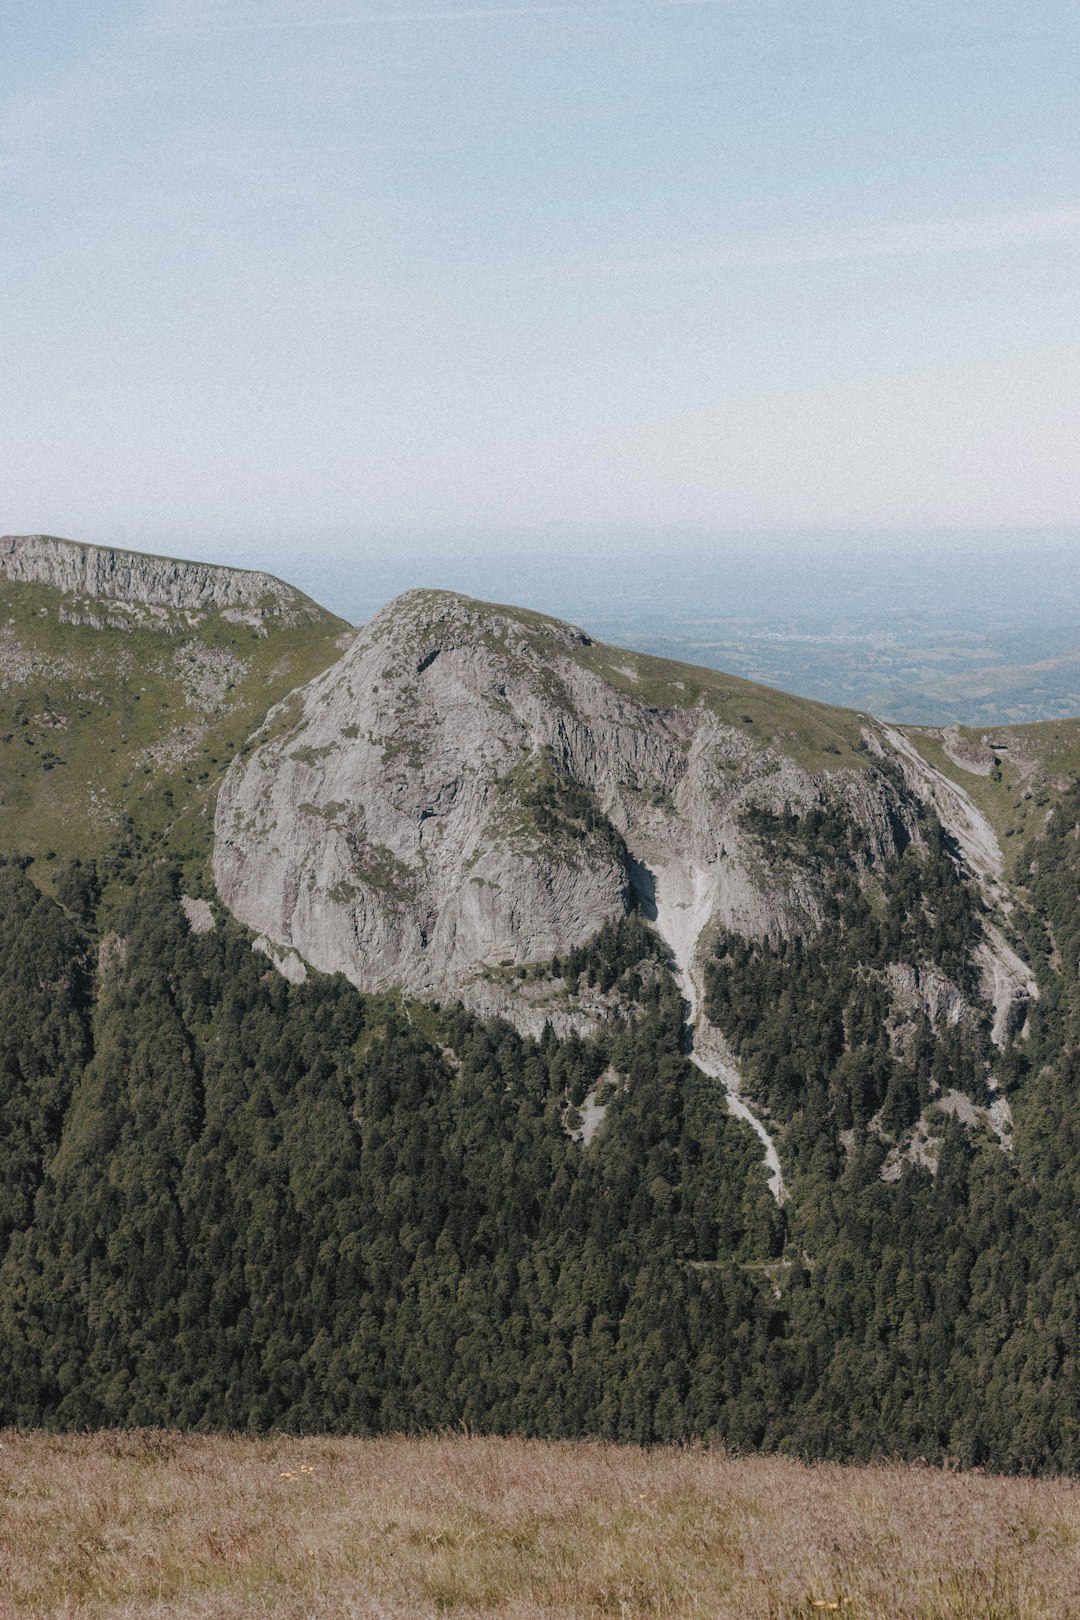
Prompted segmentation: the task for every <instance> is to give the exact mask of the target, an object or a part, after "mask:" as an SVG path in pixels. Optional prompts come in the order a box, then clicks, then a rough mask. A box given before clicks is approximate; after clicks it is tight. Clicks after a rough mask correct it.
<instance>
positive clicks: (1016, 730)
mask: <svg viewBox="0 0 1080 1620" xmlns="http://www.w3.org/2000/svg"><path fill="white" fill-rule="evenodd" d="M903 730H904V732H905V734H906V735H907V737H908V738H909V740H910V741H911V742H912V743H914V745H915V747H916V748H917V749H918V750H919V753H920V754H921V755H922V756H923V758H924V759H925V760H926V762H927V764H928V765H932V766H934V768H935V769H936V770H939V771H941V773H942V775H943V776H947V777H948V778H949V780H950V781H953V782H955V783H956V784H957V786H958V787H961V788H963V790H964V792H965V793H966V794H967V795H968V798H969V799H971V801H972V803H973V804H974V805H975V806H976V808H977V809H979V810H981V811H982V813H983V815H984V816H985V817H986V819H987V821H989V823H990V825H991V827H993V829H994V832H995V833H996V834H997V838H998V842H999V844H1000V845H1001V848H1002V851H1003V853H1004V856H1005V873H1006V876H1007V877H1008V878H1009V879H1010V880H1015V878H1016V876H1017V862H1018V861H1019V860H1020V858H1021V854H1022V851H1023V849H1024V846H1025V845H1026V844H1027V842H1028V840H1029V839H1031V838H1034V837H1036V836H1037V835H1038V834H1039V833H1041V832H1042V831H1043V830H1044V828H1045V827H1046V824H1047V821H1048V820H1049V817H1050V813H1051V811H1052V810H1053V808H1054V806H1055V805H1056V804H1057V802H1058V800H1059V799H1060V797H1061V795H1062V793H1063V792H1064V791H1065V789H1066V788H1067V787H1068V785H1069V783H1070V782H1071V781H1075V780H1076V779H1077V777H1080V719H1076V720H1042V721H1037V722H1034V723H1032V724H1029V725H1022V726H992V727H989V728H986V727H975V726H960V727H958V728H955V730H954V731H953V733H952V735H953V736H955V737H958V738H959V740H960V742H961V744H966V745H967V746H969V747H970V748H972V749H974V750H979V749H984V748H985V746H986V744H985V743H984V739H987V740H988V741H989V742H993V743H998V744H1003V745H1004V746H1002V747H1000V748H999V749H997V750H996V752H997V765H996V767H995V768H994V769H993V770H992V771H991V774H990V775H980V774H978V773H977V772H975V771H972V770H968V769H965V767H964V766H963V765H962V764H958V763H957V761H956V759H955V758H953V757H951V756H950V753H949V751H948V750H947V748H946V736H945V734H944V733H943V732H942V731H940V730H938V729H935V728H931V727H918V726H905V727H903ZM956 752H957V749H956V747H955V746H954V747H953V749H952V753H953V754H956Z"/></svg>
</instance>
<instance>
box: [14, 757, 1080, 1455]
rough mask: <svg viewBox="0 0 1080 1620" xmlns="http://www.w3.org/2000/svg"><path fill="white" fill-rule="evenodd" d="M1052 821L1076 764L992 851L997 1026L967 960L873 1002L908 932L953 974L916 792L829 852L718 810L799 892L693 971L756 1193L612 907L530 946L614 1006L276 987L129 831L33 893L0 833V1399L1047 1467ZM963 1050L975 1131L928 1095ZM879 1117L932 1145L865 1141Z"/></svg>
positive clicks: (330, 981) (1054, 1284) (1076, 849)
mask: <svg viewBox="0 0 1080 1620" xmlns="http://www.w3.org/2000/svg"><path fill="white" fill-rule="evenodd" d="M1078 823H1080V789H1078V788H1074V789H1072V790H1071V791H1070V792H1069V793H1068V794H1066V795H1065V796H1064V798H1063V800H1062V802H1061V805H1060V807H1059V808H1058V810H1057V811H1056V812H1055V815H1054V817H1053V819H1052V821H1051V823H1050V826H1049V828H1048V830H1047V832H1046V834H1045V836H1044V837H1043V838H1042V839H1040V840H1039V841H1038V842H1036V843H1035V844H1033V846H1032V847H1031V849H1030V851H1029V853H1028V856H1027V857H1026V868H1025V870H1026V873H1027V885H1028V886H1027V891H1026V895H1027V899H1026V905H1027V910H1026V912H1025V914H1024V928H1025V930H1026V935H1027V938H1028V941H1029V949H1030V952H1031V955H1032V958H1033V960H1034V961H1035V962H1036V963H1037V965H1038V971H1039V977H1040V984H1041V989H1042V1000H1041V1002H1040V1003H1039V1005H1038V1007H1037V1008H1035V1009H1034V1010H1033V1011H1032V1013H1031V1015H1030V1018H1029V1034H1028V1036H1027V1038H1026V1039H1025V1040H1023V1041H1016V1042H1013V1043H1012V1044H1011V1045H1010V1046H1008V1047H1007V1048H1006V1050H1005V1051H1004V1052H1000V1053H995V1051H994V1050H993V1048H992V1047H991V1045H990V1042H989V1039H988V1036H987V1032H986V1018H987V1017H988V1013H985V1012H984V1013H980V1009H979V1000H978V994H977V990H976V988H975V987H974V986H973V985H970V984H969V985H967V987H966V988H967V991H968V993H969V995H970V997H971V1000H970V1003H969V1010H968V1012H967V1013H965V1017H967V1018H968V1019H969V1022H968V1023H967V1024H963V1023H957V1022H953V1023H950V1022H949V1018H948V1016H947V1010H944V1011H940V1012H939V1013H938V1014H936V1015H935V1016H934V1017H931V1016H930V1014H929V1012H923V1013H922V1014H919V1013H918V1012H917V1011H913V1010H912V1007H911V1006H910V1005H907V1004H906V1003H905V1002H904V999H903V994H902V992H903V991H904V990H905V986H906V985H907V982H908V981H907V980H906V979H904V978H903V976H902V970H903V969H904V967H905V964H906V965H907V966H909V967H911V966H912V964H915V965H917V966H918V968H919V971H920V973H921V974H922V975H923V979H924V980H925V979H926V976H927V974H928V973H929V972H930V970H932V969H934V968H935V967H936V968H937V969H938V970H939V971H940V972H941V973H942V975H944V974H945V973H946V971H947V972H948V973H951V974H952V975H953V978H954V979H958V980H960V981H961V983H962V982H963V978H964V971H965V968H964V964H965V962H966V961H967V960H968V959H969V947H970V943H971V938H972V934H973V930H976V929H977V928H978V926H979V922H978V902H977V899H976V898H975V897H974V895H973V891H972V890H971V888H970V886H969V885H968V883H967V881H966V880H965V879H964V877H963V875H962V873H961V871H960V869H959V868H958V866H957V864H956V862H955V860H954V857H953V853H952V852H951V850H950V849H949V847H948V843H947V840H945V839H944V838H943V837H942V836H941V835H940V834H939V833H936V832H935V831H934V829H933V826H932V825H930V826H928V828H927V832H926V836H925V838H924V839H923V841H922V842H921V843H919V844H914V845H912V846H911V847H910V848H909V849H908V850H907V851H905V852H904V853H903V854H902V855H901V856H899V857H897V858H895V859H894V860H892V861H891V862H889V863H887V864H886V866H885V867H884V868H883V869H882V870H881V871H880V872H879V873H878V874H876V876H875V878H874V881H873V883H871V884H869V885H868V884H867V883H866V882H865V881H863V882H855V881H854V876H853V874H855V873H856V872H858V870H859V866H860V861H862V859H863V855H862V853H861V851H860V846H859V841H858V838H857V837H856V836H855V835H850V836H849V834H848V833H847V832H846V831H845V830H844V828H842V827H840V826H832V825H828V824H825V823H823V822H821V821H820V820H819V821H817V822H815V821H814V820H813V819H809V820H807V819H806V818H802V817H798V816H795V815H791V816H789V817H776V816H774V815H771V814H765V815H763V816H760V817H758V818H757V821H756V823H755V824H754V825H753V826H752V827H751V828H750V829H749V831H750V834H751V835H752V836H753V837H755V838H757V839H758V840H759V842H760V843H761V845H762V848H763V850H765V851H766V852H767V854H768V858H769V859H771V860H772V861H773V862H774V863H779V865H781V866H782V865H783V863H785V862H786V863H789V864H797V865H801V866H802V867H803V868H804V878H805V879H806V881H807V882H811V883H814V884H816V885H817V886H818V889H819V892H820V894H821V896H822V898H823V903H824V904H825V905H826V906H827V908H828V926H826V927H825V928H824V929H823V930H822V931H821V932H820V933H819V934H818V935H817V936H816V937H814V938H807V939H806V940H804V941H797V940H795V941H789V942H787V943H780V942H774V943H773V944H769V943H768V942H767V941H766V942H761V941H758V942H756V943H755V942H753V941H750V940H746V939H741V938H738V937H734V936H724V937H722V938H721V939H720V941H719V942H718V946H717V952H716V958H715V965H714V967H713V969H712V970H711V973H710V984H709V999H710V1010H711V1013H712V1016H713V1018H714V1019H715V1022H716V1023H717V1024H718V1025H719V1026H720V1027H721V1028H722V1029H724V1030H725V1031H726V1033H727V1034H728V1036H729V1039H730V1040H731V1041H732V1042H733V1043H734V1044H735V1045H736V1046H737V1047H738V1048H739V1050H740V1051H741V1053H742V1055H743V1058H744V1063H745V1067H746V1072H747V1074H748V1075H749V1076H750V1083H751V1086H752V1088H753V1090H754V1094H755V1097H756V1099H757V1101H758V1102H759V1103H760V1104H761V1105H762V1106H764V1107H767V1108H768V1110H769V1113H770V1116H771V1119H772V1121H773V1123H774V1126H775V1129H776V1130H777V1132H778V1133H779V1139H780V1142H781V1146H782V1151H783V1154H784V1156H785V1161H786V1165H789V1166H790V1175H789V1182H790V1185H791V1189H792V1197H791V1199H790V1200H789V1202H787V1203H786V1204H785V1205H784V1206H783V1208H782V1209H777V1208H776V1206H775V1205H774V1204H773V1202H772V1200H771V1199H770V1197H769V1195H768V1192H767V1189H766V1187H765V1184H764V1179H763V1176H762V1172H761V1168H760V1164H759V1157H760V1149H759V1146H758V1144H757V1142H756V1141H755V1139H754V1138H753V1136H752V1135H751V1133H750V1132H749V1131H748V1130H747V1129H745V1128H744V1127H743V1126H741V1125H740V1124H739V1123H738V1122H737V1121H735V1120H733V1119H732V1118H731V1117H730V1116H729V1115H728V1114H727V1113H726V1112H725V1109H724V1105H723V1098H722V1093H721V1091H720V1088H719V1086H718V1085H717V1084H716V1083H714V1082H710V1081H709V1080H708V1079H707V1078H706V1076H704V1075H702V1074H701V1073H700V1072H699V1071H698V1070H696V1069H695V1068H694V1067H693V1066H692V1065H690V1064H689V1063H688V1062H687V1061H686V1058H685V1057H684V1055H683V1052H682V1044H683V1039H684V1031H683V1010H682V1007H681V1004H680V1002H679V999H678V996H677V993H676V991H675V988H674V983H673V981H672V980H671V979H670V977H669V975H668V974H667V972H666V970H665V969H664V968H663V967H662V965H661V963H660V961H659V960H658V958H659V957H662V956H663V954H664V953H663V951H662V948H661V946H660V942H659V941H658V939H657V936H656V935H655V933H654V932H653V930H652V929H651V928H649V926H648V925H647V924H645V923H644V922H642V921H640V920H639V919H637V918H636V917H629V918H627V919H625V920H624V921H622V922H621V923H618V924H616V925H612V926H610V927H609V928H607V929H606V930H604V931H603V932H602V933H601V935H599V936H598V937H597V939H596V940H595V941H594V943H593V945H591V946H590V947H588V948H586V949H584V950H581V951H578V952H576V953H575V955H574V957H573V959H572V960H570V961H568V962H562V963H559V964H553V966H557V967H558V969H559V971H560V973H561V974H564V975H567V976H569V977H573V976H579V977H583V979H588V978H589V977H590V975H591V977H592V979H593V981H594V982H597V983H601V984H603V985H604V986H605V987H607V988H611V987H612V986H614V985H616V984H618V985H619V986H620V989H621V990H622V992H623V993H624V995H625V996H626V997H627V998H628V999H630V1000H632V1001H635V1002H636V1004H637V1007H638V1013H637V1016H636V1017H635V1018H633V1019H631V1020H629V1021H615V1022H613V1023H612V1024H610V1025H608V1026H607V1027H606V1028H602V1029H601V1030H600V1031H599V1032H598V1033H597V1034H595V1035H594V1036H593V1037H591V1038H590V1039H587V1040H583V1039H578V1038H571V1039H566V1040H557V1039H556V1038H555V1037H554V1036H553V1035H552V1034H551V1033H550V1031H549V1032H548V1033H546V1034H545V1035H544V1037H543V1038H542V1039H539V1040H530V1039H526V1038H524V1037H522V1036H521V1035H520V1034H518V1033H517V1032H515V1031H514V1030H512V1029H511V1028H510V1027H509V1026H507V1025H505V1024H501V1023H497V1022H496V1023H491V1022H488V1023H485V1022H483V1021H481V1020H479V1019H477V1018H475V1017H473V1016H471V1015H469V1014H467V1013H465V1012H463V1011H462V1010H461V1009H459V1008H455V1007H449V1006H447V1007H443V1008H441V1009H440V1008H436V1007H434V1006H433V1005H430V1004H426V1005H425V1004H421V1003H411V1002H402V1001H401V1000H400V999H399V998H397V997H394V996H380V997H364V996H362V995H360V994H359V993H358V992H357V991H356V990H355V989H353V987H352V986H351V985H349V984H348V983H347V982H346V981H345V980H344V979H342V978H340V977H338V978H327V977H323V976H319V975H312V976H311V977H310V978H309V979H308V981H307V983H305V984H301V985H293V984H289V983H287V982H286V981H285V980H284V979H282V978H281V977H279V976H278V975H277V974H276V973H275V972H274V971H273V970H272V969H271V968H270V967H269V966H268V964H267V962H266V960H265V958H264V957H263V956H261V955H259V954H257V953H254V952H253V951H252V949H251V936H250V935H249V934H247V933H246V931H244V930H243V929H241V928H240V927H239V926H238V925H237V924H236V923H234V922H233V921H231V920H230V919H229V918H228V917H227V915H225V914H224V913H223V911H222V909H221V908H220V907H216V908H215V912H216V926H215V927H214V928H213V929H212V930H211V931H209V932H206V933H202V934H197V933H195V932H192V930H191V928H190V927H189V924H188V920H187V917H186V915H185V912H184V910H183V908H182V906H181V888H182V880H181V873H180V870H179V868H178V867H176V866H174V865H173V864H171V863H170V862H169V861H168V860H165V859H161V858H153V857H152V856H151V854H150V853H149V852H147V851H146V850H141V851H140V850H139V849H138V848H136V847H134V846H132V845H130V844H129V846H128V847H126V848H124V849H118V850H114V851H113V852H112V853H111V854H110V855H109V856H107V857H105V858H103V859H102V860H101V861H100V862H99V863H97V864H96V865H94V864H90V863H84V864H82V865H79V864H77V863H70V864H69V865H67V866H66V867H64V869H63V870H62V871H61V872H60V873H59V874H58V876H57V877H56V881H55V885H54V887H55V893H56V896H57V898H56V899H53V898H51V897H49V896H46V895H45V894H43V893H42V892H40V891H39V889H38V887H37V885H36V884H35V883H34V882H33V880H32V879H33V868H32V867H29V866H27V864H26V862H25V861H20V860H9V861H8V862H7V864H6V865H4V866H3V867H2V868H0V886H2V905H0V1002H2V1005H3V1006H4V1008H5V1011H6V1016H5V1022H4V1029H3V1034H2V1037H0V1075H2V1081H0V1084H2V1117H0V1190H2V1205H0V1242H2V1243H3V1244H4V1250H5V1252H4V1255H3V1260H2V1263H0V1335H2V1343H3V1356H2V1358H0V1368H2V1370H0V1377H2V1384H0V1420H2V1421H6V1422H19V1423H28V1424H37V1423H41V1424H45V1425H48V1426H60V1427H83V1426H98V1425H106V1424H121V1425H123V1424H129V1423H151V1422H153V1423H166V1424H179V1425H184V1426H190V1427H202V1428H211V1427H236V1428H241V1429H253V1430H265V1429H269V1428H274V1427H281V1428H285V1429H303V1430H314V1429H320V1430H323V1429H326V1430H342V1431H344V1430H349V1431H357V1432H371V1431H374V1430H381V1429H402V1428H404V1429H424V1428H429V1427H432V1426H438V1425H444V1424H453V1423H459V1422H466V1423H468V1424H469V1425H470V1427H472V1428H474V1429H480V1430H485V1429H486V1430H510V1429H513V1430H518V1431H522V1432H525V1433H533V1434H543V1435H574V1434H600V1435H610V1436H615V1437H619V1438H624V1439H636V1440H653V1439H661V1438H667V1439H678V1438H682V1437H685V1436H690V1435H695V1434H700V1435H706V1436H713V1437H717V1436H722V1437H723V1438H725V1439H726V1440H727V1441H728V1442H729V1443H730V1444H732V1445H734V1446H737V1447H741V1448H748V1447H764V1448H773V1449H789V1450H798V1451H800V1452H802V1453H804V1454H806V1455H810V1456H832V1457H838V1456H854V1457H867V1456H871V1455H876V1454H881V1453H888V1454H892V1455H898V1456H906V1457H919V1456H923V1457H927V1458H930V1459H933V1460H937V1459H940V1458H941V1457H943V1456H958V1457H960V1458H961V1459H962V1460H963V1461H964V1462H966V1463H982V1464H986V1465H991V1466H994V1467H1003V1468H1008V1469H1027V1468H1040V1469H1046V1470H1051V1471H1052V1470H1058V1469H1076V1468H1077V1467H1080V1377H1078V1368H1077V1363H1076V1347H1075V1323H1076V1320H1077V1312H1078V1306H1080V1301H1078V1298H1077V1289H1078V1286H1080V1283H1078V1278H1080V1253H1078V1252H1077V1251H1078V1249H1080V1235H1078V1234H1077V1231H1076V1226H1075V1215H1074V1212H1075V1209H1076V1201H1077V1192H1078V1190H1080V1189H1078V1188H1077V1185H1076V1183H1077V1179H1078V1176H1080V1156H1078V1148H1080V1102H1078V1100H1077V1085H1076V1082H1077V1054H1076V1038H1077V1028H1076V1021H1077V1010H1076V1009H1077V1007H1078V1006H1080V973H1078V958H1080V927H1078V925H1077V922H1076V917H1075V896H1076V893H1077V890H1078V887H1080V835H1078V831H1077V829H1078ZM863 876H864V878H865V874H863ZM189 881H190V879H189ZM913 971H914V969H913ZM898 974H899V975H900V976H898ZM980 1018H981V1019H982V1020H983V1022H982V1023H980ZM990 1085H996V1086H997V1087H998V1088H1000V1089H1001V1090H1002V1091H1003V1092H1004V1093H1006V1094H1007V1096H1008V1100H1009V1102H1010V1104H1011V1108H1012V1113H1013V1115H1014V1118H1015V1126H1014V1129H1013V1130H1012V1131H1011V1133H1008V1134H1009V1138H1010V1139H1009V1141H1008V1142H1007V1143H1003V1141H1002V1140H1001V1138H1000V1136H999V1134H998V1133H996V1132H995V1131H994V1130H993V1129H992V1128H991V1122H990V1116H989V1113H986V1114H985V1116H978V1117H976V1118H975V1119H974V1120H972V1119H971V1118H968V1120H967V1122H966V1123H965V1122H964V1120H962V1119H961V1118H958V1117H955V1116H953V1115H949V1114H947V1113H946V1112H944V1111H943V1109H942V1108H941V1106H940V1099H941V1098H942V1097H944V1096H946V1094H947V1093H948V1092H949V1091H950V1090H951V1089H952V1088H954V1087H955V1088H956V1089H958V1090H966V1093H967V1094H968V1095H969V1096H970V1095H974V1096H975V1097H978V1096H980V1095H983V1096H985V1097H987V1098H988V1097H989V1096H990V1095H991V1091H990V1090H988V1089H987V1088H988V1086H990ZM980 1088H982V1090H981V1091H980ZM935 1099H938V1102H935ZM916 1116H925V1119H926V1121H927V1122H928V1124H929V1126H930V1127H931V1137H932V1142H931V1150H928V1151H927V1152H926V1153H925V1154H922V1155H920V1154H912V1153H907V1152H903V1153H901V1152H899V1151H898V1147H899V1145H900V1144H902V1143H903V1142H905V1141H906V1140H907V1139H908V1134H909V1132H910V1127H911V1123H912V1121H913V1119H915V1118H916ZM586 1121H587V1122H588V1124H589V1129H588V1130H585V1129H584V1125H585V1123H586ZM935 1160H936V1168H935V1167H934V1163H935ZM924 1161H925V1162H924ZM890 1166H891V1168H890ZM883 1172H884V1173H885V1174H887V1175H892V1176H893V1177H894V1179H891V1180H890V1179H883Z"/></svg>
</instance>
